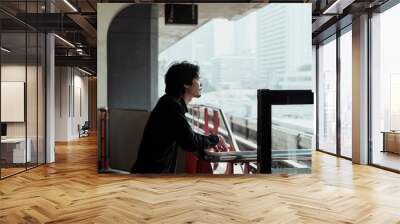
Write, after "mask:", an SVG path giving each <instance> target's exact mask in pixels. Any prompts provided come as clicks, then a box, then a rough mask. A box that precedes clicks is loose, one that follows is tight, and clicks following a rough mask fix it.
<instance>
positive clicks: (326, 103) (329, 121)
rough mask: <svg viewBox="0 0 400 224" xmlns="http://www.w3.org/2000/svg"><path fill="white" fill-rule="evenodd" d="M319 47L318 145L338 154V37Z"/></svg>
mask: <svg viewBox="0 0 400 224" xmlns="http://www.w3.org/2000/svg"><path fill="white" fill-rule="evenodd" d="M332 39H333V40H331V41H329V42H327V43H325V44H323V45H320V46H319V48H318V65H319V67H318V69H319V71H318V74H319V76H318V90H319V92H318V93H317V94H318V119H319V122H318V147H319V149H320V150H323V151H326V152H330V153H335V154H336V39H335V37H333V38H332Z"/></svg>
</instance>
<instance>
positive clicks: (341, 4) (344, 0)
mask: <svg viewBox="0 0 400 224" xmlns="http://www.w3.org/2000/svg"><path fill="white" fill-rule="evenodd" d="M354 1H355V0H336V1H335V2H334V3H333V4H332V5H330V6H329V7H328V8H327V9H325V10H324V11H323V12H322V14H324V15H326V14H342V13H343V9H345V8H346V7H347V6H349V5H351V4H352V3H353V2H354Z"/></svg>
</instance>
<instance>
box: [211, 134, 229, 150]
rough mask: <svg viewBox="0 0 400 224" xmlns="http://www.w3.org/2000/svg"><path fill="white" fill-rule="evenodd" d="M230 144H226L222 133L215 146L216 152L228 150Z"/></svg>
mask: <svg viewBox="0 0 400 224" xmlns="http://www.w3.org/2000/svg"><path fill="white" fill-rule="evenodd" d="M228 148H229V145H228V144H226V142H225V138H224V137H223V136H222V135H218V144H217V145H216V146H214V149H215V151H216V152H227V151H228Z"/></svg>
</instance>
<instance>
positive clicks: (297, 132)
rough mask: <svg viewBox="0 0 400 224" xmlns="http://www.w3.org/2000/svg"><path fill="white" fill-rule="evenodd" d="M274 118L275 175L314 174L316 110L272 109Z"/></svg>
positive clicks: (273, 155)
mask: <svg viewBox="0 0 400 224" xmlns="http://www.w3.org/2000/svg"><path fill="white" fill-rule="evenodd" d="M299 114H301V115H302V116H301V117H300V116H299ZM304 115H306V116H304ZM271 116H272V129H271V130H272V133H271V135H272V136H271V139H272V143H271V151H272V164H271V165H272V167H271V168H272V173H311V156H312V150H311V145H312V138H313V130H314V129H313V125H314V122H313V106H312V105H272V108H271Z"/></svg>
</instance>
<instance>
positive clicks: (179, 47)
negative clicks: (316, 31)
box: [159, 4, 313, 128]
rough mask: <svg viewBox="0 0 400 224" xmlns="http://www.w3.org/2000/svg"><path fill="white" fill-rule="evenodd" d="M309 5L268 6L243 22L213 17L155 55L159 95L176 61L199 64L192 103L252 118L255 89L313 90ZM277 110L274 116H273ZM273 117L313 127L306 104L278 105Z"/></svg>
mask: <svg viewBox="0 0 400 224" xmlns="http://www.w3.org/2000/svg"><path fill="white" fill-rule="evenodd" d="M310 10H311V9H310V5H309V4H268V5H266V6H265V7H263V8H261V9H259V10H257V11H254V12H252V13H251V14H248V15H246V16H243V17H242V18H240V19H238V20H235V21H229V20H227V19H221V18H216V19H212V20H210V21H209V22H207V23H206V24H204V25H202V26H201V27H199V28H198V29H197V30H195V31H194V32H192V33H190V34H189V35H187V36H185V37H184V38H183V39H181V40H180V41H178V42H177V43H175V44H174V45H172V46H170V47H169V48H167V49H166V50H164V51H163V52H161V53H160V54H159V95H163V94H164V88H165V86H164V81H163V80H164V74H165V73H166V71H167V70H168V68H169V66H170V64H171V63H173V62H175V61H183V60H186V61H190V62H193V63H196V64H198V65H199V66H200V77H201V82H202V85H203V95H202V97H201V98H199V99H196V100H194V101H193V103H201V104H209V105H213V106H217V107H220V108H222V109H223V110H224V112H225V113H226V114H227V115H229V116H235V117H240V118H246V119H249V120H256V119H257V91H256V90H257V89H261V88H266V89H313V68H312V67H313V66H312V49H311V45H310V42H311V33H312V32H311V22H310V21H311V13H310ZM275 111H276V112H275ZM272 116H273V117H275V118H285V119H289V120H291V121H298V122H299V123H302V124H305V125H306V126H307V127H310V128H312V125H313V123H312V121H313V109H312V107H310V106H301V105H299V106H281V107H276V108H274V110H273V114H272Z"/></svg>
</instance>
